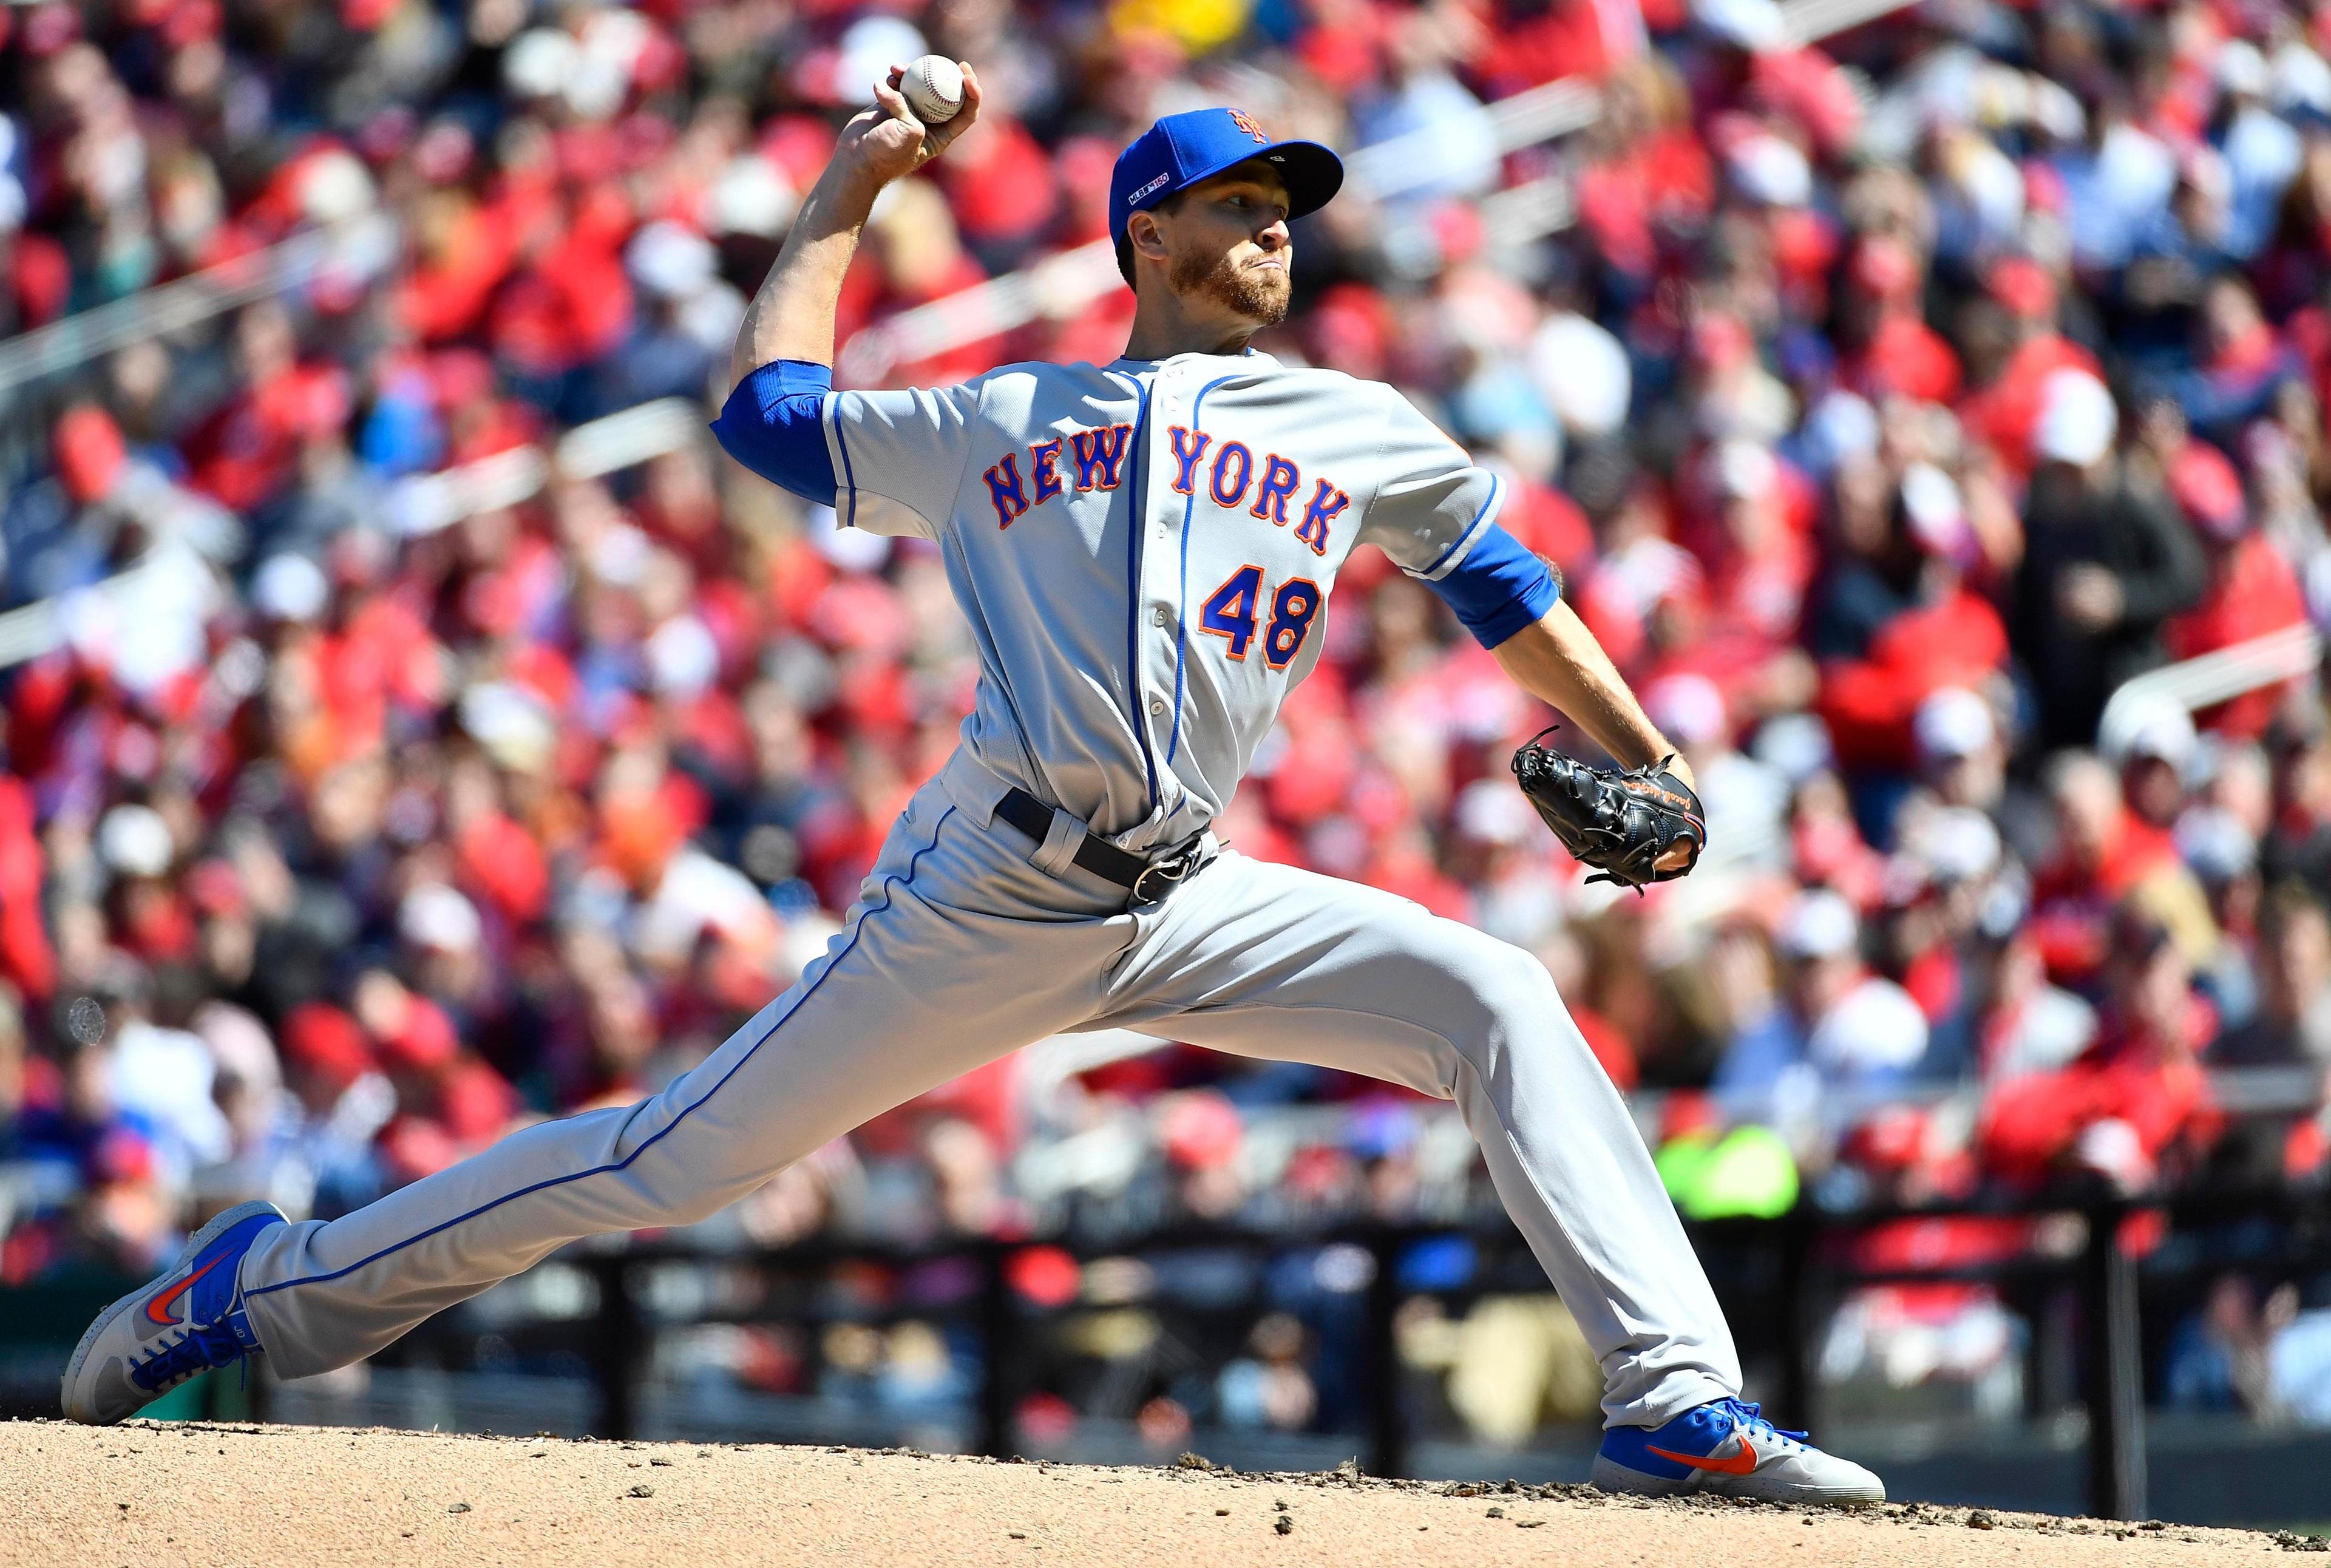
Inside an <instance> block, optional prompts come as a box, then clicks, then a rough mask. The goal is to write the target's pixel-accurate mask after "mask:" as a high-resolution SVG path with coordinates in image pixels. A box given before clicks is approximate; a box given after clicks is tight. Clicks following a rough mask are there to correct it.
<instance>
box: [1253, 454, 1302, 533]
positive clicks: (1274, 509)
mask: <svg viewBox="0 0 2331 1568" xmlns="http://www.w3.org/2000/svg"><path fill="white" fill-rule="evenodd" d="M1302 488H1303V476H1302V474H1301V473H1299V472H1298V471H1297V470H1296V467H1295V465H1294V464H1293V463H1291V462H1289V461H1287V460H1286V459H1285V458H1283V457H1281V456H1280V455H1279V454H1278V453H1277V452H1272V453H1271V454H1270V461H1267V462H1265V463H1264V464H1263V465H1262V485H1261V489H1257V490H1256V491H1255V492H1254V508H1253V511H1252V515H1253V516H1255V517H1258V518H1270V520H1271V521H1272V522H1274V523H1277V524H1278V525H1279V526H1280V527H1282V528H1283V527H1286V526H1287V503H1288V502H1289V500H1291V499H1293V498H1294V495H1295V492H1296V491H1297V490H1299V489H1302Z"/></svg>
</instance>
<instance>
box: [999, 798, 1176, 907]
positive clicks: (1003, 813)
mask: <svg viewBox="0 0 2331 1568" xmlns="http://www.w3.org/2000/svg"><path fill="white" fill-rule="evenodd" d="M995 814H996V815H997V816H999V817H1001V818H1003V819H1004V821H1005V822H1009V823H1011V824H1012V825H1013V827H1015V828H1017V829H1019V830H1020V831H1021V832H1023V833H1025V834H1027V835H1028V837H1029V838H1031V839H1033V840H1034V841H1036V843H1037V845H1038V847H1040V848H1041V847H1042V845H1043V843H1044V841H1045V840H1047V839H1048V838H1050V837H1051V832H1052V808H1051V807H1050V806H1048V805H1046V804H1045V803H1043V802H1042V801H1040V800H1038V799H1037V798H1036V797H1035V796H1034V795H1032V794H1029V793H1028V792H1027V791H1026V790H1023V789H1021V788H1019V787H1018V786H1016V785H1015V786H1013V788H1011V789H1008V790H1005V791H1004V798H1003V800H1001V801H1000V802H998V803H996V807H995ZM1198 852H1199V841H1198V840H1196V839H1193V840H1191V841H1190V842H1189V843H1187V844H1186V845H1185V846H1183V847H1182V848H1181V849H1179V850H1176V851H1174V852H1173V853H1172V854H1170V855H1165V856H1161V857H1159V858H1158V859H1156V860H1143V859H1142V858H1141V857H1140V856H1139V855H1137V854H1133V853H1131V852H1129V851H1125V850H1120V849H1118V847H1117V846H1116V845H1115V844H1112V843H1110V842H1109V841H1108V840H1107V839H1102V838H1096V837H1094V836H1093V835H1092V834H1090V833H1086V834H1083V835H1082V836H1081V838H1080V841H1079V842H1078V844H1077V852H1076V853H1075V854H1074V855H1072V856H1070V860H1074V861H1075V862H1076V863H1077V864H1078V865H1080V866H1082V867H1083V868H1084V869H1085V870H1088V871H1090V872H1091V873H1092V874H1093V875H1094V876H1096V877H1099V878H1101V879H1103V880H1105V881H1110V882H1114V883H1116V884H1117V885H1118V887H1120V888H1123V889H1126V890H1127V892H1129V893H1131V894H1132V895H1133V901H1134V902H1135V903H1137V904H1154V903H1156V901H1157V900H1158V899H1160V898H1164V897H1165V896H1166V894H1168V893H1170V892H1172V891H1173V890H1174V889H1175V886H1176V885H1177V884H1178V883H1180V882H1181V880H1182V879H1184V878H1185V877H1187V876H1188V875H1189V874H1190V873H1191V872H1192V871H1194V870H1197V869H1198Z"/></svg>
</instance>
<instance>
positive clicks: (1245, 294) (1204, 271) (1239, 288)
mask: <svg viewBox="0 0 2331 1568" xmlns="http://www.w3.org/2000/svg"><path fill="white" fill-rule="evenodd" d="M1173 283H1174V292H1175V293H1176V294H1182V295H1188V294H1203V295H1204V296H1205V297H1206V298H1207V299H1212V300H1213V301H1214V302H1215V303H1216V304H1219V305H1222V306H1223V307H1225V308H1227V309H1231V310H1233V311H1236V312H1237V313H1238V314H1239V315H1241V316H1242V317H1244V318H1246V319H1248V320H1250V321H1252V322H1255V323H1256V324H1257V325H1259V326H1262V327H1276V326H1278V325H1279V324H1280V322H1282V321H1284V320H1286V319H1287V307H1288V303H1289V299H1292V297H1293V295H1294V293H1295V284H1294V280H1293V279H1291V278H1290V277H1289V276H1288V274H1287V273H1286V272H1284V271H1280V272H1264V271H1249V270H1246V269H1242V268H1239V267H1235V266H1233V265H1232V263H1231V259H1230V258H1229V257H1228V256H1216V257H1214V258H1213V260H1212V261H1208V260H1207V259H1206V258H1205V257H1204V256H1201V255H1190V256H1181V257H1177V258H1176V259H1175V262H1174V273H1173Z"/></svg>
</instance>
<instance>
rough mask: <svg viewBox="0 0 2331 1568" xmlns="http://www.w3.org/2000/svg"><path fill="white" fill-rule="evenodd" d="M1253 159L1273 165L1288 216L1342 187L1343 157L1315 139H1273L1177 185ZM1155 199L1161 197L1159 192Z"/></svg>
mask: <svg viewBox="0 0 2331 1568" xmlns="http://www.w3.org/2000/svg"><path fill="white" fill-rule="evenodd" d="M1257 159H1261V161H1262V162H1264V163H1267V164H1269V165H1270V166H1272V167H1273V168H1275V169H1277V170H1278V171H1279V177H1280V179H1281V180H1283V181H1284V182H1286V185H1287V215H1288V216H1289V217H1290V218H1300V217H1305V216H1308V214H1312V213H1316V212H1318V210H1319V209H1320V208H1321V207H1324V206H1326V205H1327V204H1328V203H1329V202H1331V201H1334V200H1335V199H1336V193H1337V191H1340V190H1342V189H1343V188H1344V160H1343V159H1342V158H1339V157H1337V156H1336V155H1335V152H1334V151H1333V150H1332V149H1331V148H1328V147H1322V146H1320V145H1319V144H1318V142H1316V141H1275V142H1272V143H1270V145H1269V146H1267V147H1257V148H1255V149H1254V150H1253V151H1252V152H1241V153H1240V154H1239V156H1238V157H1234V158H1231V159H1228V160H1227V161H1225V162H1223V163H1220V164H1217V165H1216V166H1213V168H1210V169H1207V170H1204V172H1203V173H1199V174H1194V175H1192V176H1190V177H1189V178H1188V179H1186V180H1185V181H1183V182H1182V184H1181V185H1180V186H1178V187H1177V188H1178V189H1181V190H1185V191H1186V190H1188V189H1189V188H1190V187H1191V186H1192V185H1198V184H1200V183H1201V182H1203V181H1205V180H1210V179H1213V177H1214V176H1216V175H1220V174H1226V173H1228V172H1229V171H1230V170H1232V169H1234V168H1236V167H1238V166H1239V165H1241V164H1244V163H1252V162H1254V161H1256V160H1257ZM1159 199H1160V200H1163V199H1164V197H1163V195H1160V197H1159Z"/></svg>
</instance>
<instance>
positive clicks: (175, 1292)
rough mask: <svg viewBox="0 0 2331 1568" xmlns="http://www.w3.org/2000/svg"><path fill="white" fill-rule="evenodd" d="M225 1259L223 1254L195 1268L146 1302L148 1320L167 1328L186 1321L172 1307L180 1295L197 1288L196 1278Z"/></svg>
mask: <svg viewBox="0 0 2331 1568" xmlns="http://www.w3.org/2000/svg"><path fill="white" fill-rule="evenodd" d="M225 1261H226V1259H225V1258H224V1256H223V1255H222V1256H220V1257H217V1258H214V1259H211V1260H210V1261H209V1262H207V1263H205V1264H204V1265H203V1266H202V1267H201V1268H200V1269H195V1271H194V1272H193V1273H192V1274H189V1275H187V1276H186V1278H184V1279H181V1280H179V1281H178V1282H177V1283H176V1285H173V1286H171V1287H170V1288H168V1289H167V1290H165V1291H164V1292H162V1294H161V1295H159V1296H157V1297H154V1299H153V1300H151V1301H148V1302H147V1304H146V1321H147V1322H148V1323H158V1324H160V1325H162V1326H164V1327H165V1328H166V1327H168V1326H170V1325H172V1324H174V1323H184V1322H185V1321H186V1319H185V1318H183V1317H180V1316H177V1315H176V1314H175V1313H173V1312H172V1311H171V1310H170V1308H171V1307H175V1306H176V1305H177V1303H178V1297H181V1296H184V1295H185V1294H186V1292H187V1291H189V1290H192V1289H193V1288H195V1280H197V1279H200V1278H202V1277H203V1276H204V1275H205V1274H207V1273H209V1272H210V1271H211V1270H212V1269H215V1268H217V1267H218V1266H219V1265H220V1264H222V1263H224V1262H225Z"/></svg>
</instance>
